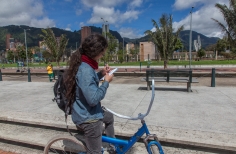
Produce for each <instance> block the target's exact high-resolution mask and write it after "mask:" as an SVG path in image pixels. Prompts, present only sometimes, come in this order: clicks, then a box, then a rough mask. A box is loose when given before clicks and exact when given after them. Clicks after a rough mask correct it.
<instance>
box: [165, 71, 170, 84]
mask: <svg viewBox="0 0 236 154" xmlns="http://www.w3.org/2000/svg"><path fill="white" fill-rule="evenodd" d="M166 73H167V76H166V77H167V82H169V81H170V71H169V70H167V72H166Z"/></svg>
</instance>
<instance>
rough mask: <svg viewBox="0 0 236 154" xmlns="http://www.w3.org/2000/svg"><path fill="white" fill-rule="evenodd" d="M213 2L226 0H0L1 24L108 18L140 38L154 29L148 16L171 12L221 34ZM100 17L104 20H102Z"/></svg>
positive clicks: (66, 23)
mask: <svg viewBox="0 0 236 154" xmlns="http://www.w3.org/2000/svg"><path fill="white" fill-rule="evenodd" d="M216 3H224V4H227V5H228V0H0V4H1V5H0V26H6V25H28V26H32V27H39V28H46V27H57V28H61V29H66V30H69V31H74V30H79V29H80V28H81V27H82V26H92V25H93V26H97V27H101V26H102V24H103V23H104V21H107V23H109V25H110V29H111V30H115V31H118V32H119V33H120V34H121V36H122V37H128V38H139V37H142V36H143V35H144V32H145V31H146V30H153V26H152V22H151V20H152V19H154V20H156V21H158V19H159V18H160V17H161V15H162V14H163V13H167V14H172V15H173V19H174V23H173V25H174V27H175V28H176V27H179V26H180V25H184V26H185V30H189V29H190V28H189V25H190V11H191V7H192V6H193V7H194V9H193V13H192V25H193V26H192V29H193V30H194V31H197V32H199V33H202V34H204V35H206V36H212V37H222V33H221V31H220V29H219V27H218V26H217V24H216V23H215V22H214V21H213V20H211V18H215V19H217V20H219V21H221V22H223V23H224V20H223V17H222V15H221V13H220V12H219V10H217V9H216V8H215V6H214V5H215V4H216ZM101 18H103V19H104V20H102V19H101Z"/></svg>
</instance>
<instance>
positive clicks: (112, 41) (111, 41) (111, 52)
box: [107, 33, 118, 61]
mask: <svg viewBox="0 0 236 154" xmlns="http://www.w3.org/2000/svg"><path fill="white" fill-rule="evenodd" d="M107 41H108V47H107V50H108V52H107V58H108V61H110V60H111V58H112V57H113V56H115V55H116V54H117V53H116V51H117V48H118V42H117V39H116V37H115V36H113V35H112V34H111V33H107Z"/></svg>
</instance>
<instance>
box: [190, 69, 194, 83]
mask: <svg viewBox="0 0 236 154" xmlns="http://www.w3.org/2000/svg"><path fill="white" fill-rule="evenodd" d="M192 77H193V72H192V70H190V71H189V82H190V83H192Z"/></svg>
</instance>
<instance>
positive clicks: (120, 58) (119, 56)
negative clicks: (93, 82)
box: [117, 50, 124, 63]
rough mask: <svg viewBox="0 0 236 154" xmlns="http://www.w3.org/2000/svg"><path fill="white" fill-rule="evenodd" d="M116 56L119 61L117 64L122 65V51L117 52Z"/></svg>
mask: <svg viewBox="0 0 236 154" xmlns="http://www.w3.org/2000/svg"><path fill="white" fill-rule="evenodd" d="M117 55H118V61H119V63H123V62H124V58H123V50H118V52H117Z"/></svg>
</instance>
